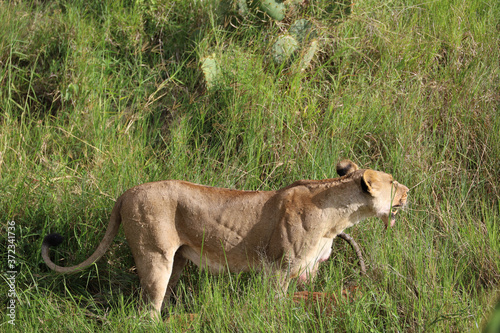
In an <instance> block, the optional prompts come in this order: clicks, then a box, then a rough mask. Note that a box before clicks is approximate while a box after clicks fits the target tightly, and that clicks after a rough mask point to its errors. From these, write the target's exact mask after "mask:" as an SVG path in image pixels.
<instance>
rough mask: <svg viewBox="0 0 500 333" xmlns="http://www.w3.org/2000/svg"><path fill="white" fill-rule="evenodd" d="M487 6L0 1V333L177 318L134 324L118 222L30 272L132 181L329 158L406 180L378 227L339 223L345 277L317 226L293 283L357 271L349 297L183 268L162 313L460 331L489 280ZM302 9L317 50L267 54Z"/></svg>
mask: <svg viewBox="0 0 500 333" xmlns="http://www.w3.org/2000/svg"><path fill="white" fill-rule="evenodd" d="M223 7H225V8H226V11H225V14H221V13H223V12H224V11H223V10H222V8H223ZM350 8H352V9H350ZM499 17H500V5H499V4H498V3H496V1H487V0H472V1H462V0H443V1H422V0H420V1H411V0H408V1H402V0H400V1H398V0H394V1H377V0H361V1H357V2H355V3H354V5H353V6H352V7H349V8H347V10H345V8H342V6H340V5H334V1H327V0H311V1H309V2H307V4H303V5H298V6H296V8H295V9H294V10H293V11H291V12H290V13H288V15H287V17H286V18H285V20H283V21H281V22H276V21H274V20H272V19H269V17H267V16H266V15H265V14H263V13H262V12H260V10H259V9H258V7H255V6H250V11H249V13H248V14H247V15H246V16H244V17H242V16H239V15H238V13H237V6H236V5H234V4H231V3H229V2H228V3H226V5H225V6H220V5H219V1H218V0H213V1H211V0H209V1H201V0H199V1H198V0H155V1H153V0H142V1H98V0H87V1H82V0H77V1H66V0H58V1H48V2H45V1H2V2H0V221H1V224H0V230H1V232H0V239H1V243H2V244H5V245H3V246H4V247H3V248H4V250H2V252H1V264H0V267H2V273H3V272H7V271H11V270H12V269H13V267H14V266H12V267H9V263H10V262H9V261H8V260H9V259H11V258H9V257H8V254H9V253H8V251H7V250H8V247H7V246H8V245H14V246H15V260H16V263H15V264H16V266H15V267H14V271H15V272H16V274H15V291H16V292H17V298H15V300H16V304H15V305H16V307H15V316H16V317H15V323H16V325H15V328H14V327H13V326H12V325H10V324H9V323H8V320H10V318H9V317H7V316H2V321H1V322H0V330H2V331H7V332H8V331H9V330H13V329H17V330H19V331H23V332H35V331H37V332H38V331H47V332H49V331H53V332H59V331H61V332H63V331H64V332H66V331H70V330H71V331H77V332H80V331H89V332H91V331H113V332H116V331H118V332H122V331H123V332H129V331H152V330H158V331H160V330H161V331H165V328H167V327H168V328H170V329H172V331H181V330H183V329H184V328H185V326H183V324H182V322H181V321H180V320H172V321H171V322H169V323H162V324H160V325H159V326H154V324H152V323H150V322H149V321H148V320H147V319H145V318H138V316H139V315H138V313H137V311H136V307H137V304H138V299H139V293H140V288H139V281H138V278H137V275H136V274H135V268H134V263H133V260H132V257H131V254H130V252H129V250H128V248H127V246H126V241H125V237H124V235H123V232H120V234H119V236H118V237H117V239H116V240H115V242H114V244H113V246H112V248H111V249H110V250H109V251H108V253H107V255H106V256H105V257H104V258H103V259H101V260H100V261H99V262H98V263H97V264H96V265H95V266H94V267H93V268H90V269H88V270H85V271H84V272H81V273H78V274H74V275H70V276H59V275H57V274H54V273H53V272H50V271H49V270H48V269H47V268H46V266H45V264H44V263H43V261H42V259H41V255H40V246H41V242H42V239H43V236H44V235H46V234H47V233H49V232H59V233H62V234H63V235H64V236H65V237H66V240H65V242H64V243H63V245H62V246H61V247H60V248H59V249H58V250H56V251H54V252H55V259H56V260H57V261H59V262H61V264H63V265H71V264H74V263H79V262H80V261H82V260H83V259H84V258H86V257H87V256H88V255H89V254H90V253H91V252H92V251H93V250H94V249H95V246H96V244H98V242H99V241H100V239H101V238H102V236H103V231H104V229H105V226H106V225H107V223H108V219H109V215H110V212H111V208H112V206H113V203H114V200H115V199H116V198H117V197H118V196H119V195H120V194H121V193H122V192H123V191H125V190H126V189H128V188H130V187H132V186H134V185H136V184H140V183H143V182H148V181H154V180H162V179H171V178H172V179H184V180H189V181H193V182H198V183H203V184H207V185H214V186H223V187H230V188H238V189H259V190H270V189H277V188H280V187H283V186H286V185H288V184H290V183H292V182H293V181H294V180H297V179H303V178H307V179H322V178H331V177H335V176H336V174H335V164H336V162H337V161H338V160H339V159H341V158H349V159H352V160H353V161H355V162H356V163H358V165H360V166H362V167H369V168H373V169H378V170H383V171H385V172H388V173H392V174H393V175H394V177H395V178H396V179H397V180H398V181H399V182H401V183H403V184H405V185H407V186H408V187H409V188H410V190H411V191H410V202H411V206H410V208H409V209H408V210H406V211H405V212H401V213H400V214H398V219H397V222H396V227H395V228H393V229H392V230H389V231H387V232H384V229H383V224H382V223H381V222H380V220H377V219H370V220H367V221H365V222H363V223H361V224H360V225H358V226H356V227H354V228H352V229H350V230H348V232H349V233H350V234H351V235H352V236H353V237H354V238H355V239H356V240H357V241H358V243H359V244H360V245H361V247H362V248H363V252H364V255H365V260H366V262H367V265H368V274H367V276H364V277H362V276H360V275H359V274H358V266H357V261H356V256H355V254H354V252H353V251H352V250H351V249H350V248H349V246H348V245H347V244H346V243H345V242H342V241H340V240H339V241H335V242H334V248H333V250H334V251H333V254H332V257H331V258H330V260H328V261H327V262H325V263H324V264H323V266H322V269H321V274H320V275H319V276H318V279H317V280H316V281H315V282H314V283H313V284H312V285H310V286H308V288H309V290H314V291H326V292H329V293H333V294H337V295H339V294H340V293H341V290H342V289H343V288H345V287H346V286H352V285H357V286H358V291H359V292H358V293H357V294H356V299H355V300H354V301H352V302H350V301H344V302H339V303H338V304H337V305H336V306H334V308H333V309H330V310H328V309H325V307H324V306H321V305H318V306H313V307H312V308H307V307H305V306H301V305H296V304H294V303H293V302H292V301H291V299H276V297H275V295H276V293H275V291H274V290H273V289H272V287H271V283H270V282H269V281H268V280H267V279H266V278H264V277H263V276H261V275H259V274H246V275H225V276H218V277H216V276H211V275H207V274H205V273H204V272H199V271H198V270H197V269H196V268H194V267H189V269H188V270H187V271H186V272H185V274H184V276H183V278H182V280H181V283H180V286H179V287H180V288H179V293H178V294H179V295H178V298H177V300H176V302H174V304H173V305H172V306H171V308H170V311H171V313H173V314H183V313H198V314H199V316H198V317H197V319H196V320H195V321H194V322H193V323H192V326H191V328H192V329H193V330H195V331H199V330H203V331H214V332H220V331H225V332H233V331H245V332H257V331H266V332H275V331H276V332H278V331H279V332H283V331H285V332H299V331H308V332H309V331H311V332H326V331H333V330H335V331H340V332H344V331H346V332H369V331H370V332H379V331H380V332H382V331H384V332H385V331H389V332H393V331H394V332H395V331H399V332H401V331H405V332H421V331H425V332H431V331H436V332H440V331H441V332H465V331H478V330H480V329H481V327H482V326H483V325H484V323H485V321H486V319H487V318H488V316H489V315H490V313H491V311H492V309H493V307H494V304H495V301H496V300H497V299H498V297H499V292H500V219H499V218H500V201H499V198H500V185H499V179H500V114H499V105H500V90H499V86H500V50H499V42H500V40H499V36H500V21H499ZM303 18H305V19H308V20H309V21H310V22H312V23H313V24H314V27H315V28H314V29H315V35H316V37H315V42H317V44H318V46H319V49H318V52H317V53H316V54H315V56H314V57H313V59H312V61H311V63H310V64H309V65H307V66H302V65H301V64H302V63H303V61H304V57H306V55H305V52H303V51H302V52H301V51H298V53H297V54H296V55H295V57H293V58H291V59H290V60H289V61H287V62H285V63H283V64H275V63H274V62H273V59H272V52H273V44H274V43H275V41H276V40H278V37H279V36H282V35H285V34H287V31H288V29H289V28H290V26H291V25H292V24H293V23H294V22H295V21H296V20H297V19H303ZM306 43H307V42H306ZM305 47H306V46H304V48H305ZM206 57H211V59H216V60H217V62H218V72H219V75H218V79H217V81H215V82H214V83H213V84H211V85H207V83H206V81H205V78H204V75H203V72H202V69H201V62H202V61H203V60H204V59H206ZM9 221H14V222H15V228H11V229H9V227H12V226H13V223H11V224H10V225H9V224H8V222H9ZM9 231H11V232H12V233H13V234H14V235H12V234H9V233H8V232H9ZM10 249H12V246H11V247H10ZM3 277H4V279H3V280H2V283H1V284H0V300H1V301H2V304H10V302H11V300H12V299H14V298H12V297H10V296H9V291H10V290H11V288H10V287H9V284H8V282H10V281H12V280H9V277H11V276H10V275H9V274H7V273H5V274H4V275H3ZM294 288H295V287H294V286H292V288H291V290H290V293H292V292H293V291H294V290H295V289H294ZM1 313H3V311H2V312H1ZM8 313H9V310H7V312H6V314H8Z"/></svg>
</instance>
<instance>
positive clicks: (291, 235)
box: [42, 160, 408, 314]
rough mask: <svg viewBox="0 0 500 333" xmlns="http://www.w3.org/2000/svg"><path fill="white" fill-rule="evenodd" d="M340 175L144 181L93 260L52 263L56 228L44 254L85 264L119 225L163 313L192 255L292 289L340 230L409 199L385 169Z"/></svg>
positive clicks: (351, 169)
mask: <svg viewBox="0 0 500 333" xmlns="http://www.w3.org/2000/svg"><path fill="white" fill-rule="evenodd" d="M337 172H338V173H339V175H340V176H341V177H339V178H335V179H325V180H300V181H297V182H295V183H293V184H292V185H290V186H287V187H285V188H282V189H280V190H277V191H237V190H230V189H223V188H215V187H208V186H202V185H197V184H192V183H188V182H184V181H177V180H167V181H159V182H153V183H146V184H142V185H139V186H136V187H134V188H132V189H129V190H128V191H126V192H125V193H124V194H123V195H122V196H121V197H119V198H118V200H116V204H115V206H114V208H113V211H112V212H111V219H110V222H109V225H108V228H107V230H106V233H105V235H104V238H103V240H102V241H101V243H100V244H99V246H98V247H97V249H96V250H95V252H94V253H93V254H92V255H91V256H90V257H89V258H88V259H87V260H85V261H84V262H82V263H81V264H79V265H76V266H72V267H61V266H58V265H56V264H55V263H54V262H52V260H51V259H50V257H49V247H50V246H52V245H58V243H60V242H61V240H62V238H61V237H60V236H58V235H56V234H52V235H48V236H46V237H45V239H44V241H43V244H42V257H43V260H44V261H45V263H46V264H47V265H48V266H49V267H50V268H51V269H53V270H55V271H56V272H59V273H72V272H76V271H79V270H82V269H84V268H86V267H88V266H89V265H91V264H92V263H94V262H95V261H97V260H98V259H99V258H100V257H101V256H102V255H103V254H104V253H105V251H106V250H107V249H108V247H109V246H110V244H111V242H112V240H113V238H114V237H115V236H116V234H117V233H118V228H119V226H120V223H122V224H123V228H124V230H125V236H126V238H127V241H128V243H129V245H130V248H131V251H132V254H133V256H134V260H135V264H136V267H137V271H138V274H139V279H140V282H141V286H142V288H143V290H144V293H145V295H146V296H147V300H148V301H149V302H150V304H151V305H152V306H153V308H154V310H156V311H158V312H159V311H160V310H161V307H162V303H163V302H164V299H165V300H168V298H169V296H170V293H171V291H172V288H173V287H174V286H175V285H176V284H177V281H178V280H179V277H180V275H181V271H182V269H183V267H184V266H185V265H186V263H187V260H191V261H192V262H194V263H195V264H197V265H198V266H200V267H201V268H203V269H208V270H209V271H210V272H215V273H217V272H220V271H223V270H227V269H229V270H230V271H231V272H241V271H249V270H257V271H258V270H260V269H262V268H264V266H265V267H267V268H266V269H268V268H269V267H271V270H272V271H273V272H275V273H276V276H279V277H280V278H279V280H280V281H279V283H280V284H281V287H282V290H284V291H286V288H287V287H288V282H289V279H290V278H295V277H298V278H299V279H300V280H302V281H305V280H308V279H312V278H313V277H314V275H315V274H316V271H317V270H318V264H319V263H320V262H322V261H325V260H326V259H328V257H329V256H330V253H331V252H332V243H333V239H334V238H335V237H336V236H337V235H338V234H340V233H341V232H342V231H343V230H344V229H346V228H349V227H352V226H353V225H355V224H357V223H358V222H360V221H361V220H363V219H365V218H367V217H371V216H378V217H380V218H381V219H382V221H384V223H385V225H386V227H387V226H388V225H391V226H393V225H394V221H395V213H396V210H395V209H394V208H400V207H403V206H405V204H406V198H407V192H408V188H407V187H406V186H404V185H401V184H398V182H396V181H394V180H393V179H392V176H391V175H389V174H387V173H384V172H380V171H374V170H370V169H363V170H359V169H358V166H357V165H356V164H354V163H353V162H351V161H348V160H344V161H341V162H340V163H339V164H338V165H337ZM264 263H265V264H264ZM158 312H154V313H156V314H158Z"/></svg>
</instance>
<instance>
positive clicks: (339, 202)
mask: <svg viewBox="0 0 500 333" xmlns="http://www.w3.org/2000/svg"><path fill="white" fill-rule="evenodd" d="M313 200H314V201H315V203H316V205H317V206H318V207H319V208H320V209H321V210H323V212H324V217H325V220H327V221H329V222H330V223H328V227H329V230H328V237H334V236H336V235H338V234H339V233H341V232H342V231H343V230H344V229H346V228H350V227H352V226H354V225H356V224H357V223H359V222H360V221H362V220H364V219H366V218H368V217H371V216H374V215H375V214H374V213H373V209H372V207H371V204H370V201H369V196H367V195H366V194H365V193H363V192H360V190H359V188H358V185H357V184H355V182H354V181H351V182H346V183H343V184H338V185H337V186H335V187H330V188H328V187H325V188H323V189H320V188H318V190H317V193H315V194H314V196H313Z"/></svg>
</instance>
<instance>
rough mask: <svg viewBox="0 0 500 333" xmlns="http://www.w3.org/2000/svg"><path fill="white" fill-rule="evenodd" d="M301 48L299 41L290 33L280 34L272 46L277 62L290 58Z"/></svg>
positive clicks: (273, 55)
mask: <svg viewBox="0 0 500 333" xmlns="http://www.w3.org/2000/svg"><path fill="white" fill-rule="evenodd" d="M298 49H299V42H297V40H296V39H295V38H293V37H292V36H290V35H285V36H280V37H279V38H278V40H277V41H276V43H274V45H273V47H272V50H271V52H272V57H273V60H274V62H275V63H276V64H282V63H283V62H285V61H287V60H289V59H290V58H291V57H292V55H293V54H294V53H295V51H297V50H298Z"/></svg>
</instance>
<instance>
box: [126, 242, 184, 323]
mask: <svg viewBox="0 0 500 333" xmlns="http://www.w3.org/2000/svg"><path fill="white" fill-rule="evenodd" d="M174 255H175V251H168V252H166V253H165V252H161V251H158V250H156V251H147V252H146V253H145V254H143V255H139V256H136V255H134V258H135V262H136V265H137V272H138V274H139V280H140V282H141V287H142V289H143V299H144V302H145V303H146V304H147V306H150V307H152V309H151V310H152V312H151V316H152V317H156V318H160V313H161V308H162V303H163V299H164V297H165V295H166V292H167V287H168V283H169V280H170V276H171V275H172V268H173V265H174ZM138 257H139V258H138Z"/></svg>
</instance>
